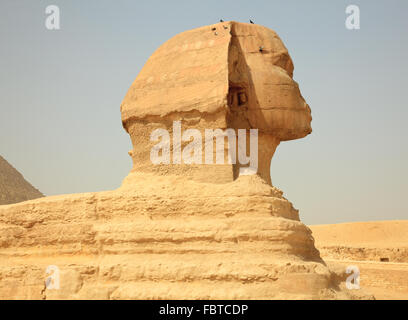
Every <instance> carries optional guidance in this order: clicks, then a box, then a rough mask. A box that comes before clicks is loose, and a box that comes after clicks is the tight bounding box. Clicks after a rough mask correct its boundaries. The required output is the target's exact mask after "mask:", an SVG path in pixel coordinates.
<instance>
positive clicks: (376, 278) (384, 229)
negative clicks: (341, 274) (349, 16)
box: [309, 220, 408, 300]
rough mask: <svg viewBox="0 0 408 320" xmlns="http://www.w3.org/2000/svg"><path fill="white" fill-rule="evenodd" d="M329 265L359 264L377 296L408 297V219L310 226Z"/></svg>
mask: <svg viewBox="0 0 408 320" xmlns="http://www.w3.org/2000/svg"><path fill="white" fill-rule="evenodd" d="M309 227H310V229H312V231H313V237H314V238H315V244H316V247H317V249H319V251H320V253H321V255H322V257H323V259H324V260H325V261H326V263H327V265H328V266H329V267H330V266H335V265H337V266H338V265H339V264H341V265H343V266H344V268H346V267H347V266H349V265H355V266H357V267H358V268H359V269H360V286H361V288H362V289H364V290H366V291H367V292H370V293H372V294H373V295H374V296H375V298H376V299H378V300H382V299H398V300H399V299H404V300H405V299H408V221H407V220H395V221H373V222H355V223H341V224H326V225H312V226H309Z"/></svg>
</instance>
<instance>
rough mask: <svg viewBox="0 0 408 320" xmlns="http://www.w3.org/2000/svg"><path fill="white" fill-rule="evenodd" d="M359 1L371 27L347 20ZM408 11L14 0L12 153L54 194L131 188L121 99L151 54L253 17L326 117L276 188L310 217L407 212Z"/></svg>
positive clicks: (8, 59)
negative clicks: (54, 12) (206, 28)
mask: <svg viewBox="0 0 408 320" xmlns="http://www.w3.org/2000/svg"><path fill="white" fill-rule="evenodd" d="M51 4H55V5H58V6H59V8H60V14H61V29H60V30H58V31H49V30H47V29H46V28H45V24H44V22H45V18H46V14H45V8H46V6H48V5H51ZM349 4H357V5H358V6H359V8H360V11H361V29H360V30H354V31H350V30H347V29H346V28H345V23H344V22H345V19H346V13H345V8H346V7H347V5H349ZM407 12H408V1H406V0H400V1H397V0H390V1H385V0H384V1H375V0H371V1H356V0H350V1H342V0H337V1H334V0H332V1H327V0H321V1H318V0H313V1H305V0H298V1H293V0H292V1H288V0H282V1H276V0H275V1H273V0H268V1H254V0H252V1H248V0H245V1H240V0H234V1H222V0H217V1H213V0H205V1H202V0H201V1H193V0H189V1H176V0H174V1H152V0H150V1H137V0H133V1H130V0H129V1H124V0H123V1H118V0H115V1H113V0H111V1H102V0H81V1H79V0H70V1H58V0H48V1H38V0H37V1H34V0H25V1H23V0H1V2H0V106H1V113H0V115H1V116H0V154H1V155H2V156H3V157H5V158H6V159H7V160H8V161H9V162H10V163H11V164H12V165H13V166H14V167H16V168H17V169H18V170H19V171H20V172H21V173H22V174H23V175H24V177H25V178H26V179H27V180H28V181H29V182H31V183H32V184H33V185H34V186H35V187H37V188H38V189H40V190H41V191H42V192H43V193H45V194H47V195H54V194H61V193H77V192H85V191H100V190H108V189H115V188H117V187H119V185H120V184H121V181H122V179H123V178H124V177H125V176H126V175H127V173H128V172H129V170H130V168H131V159H130V157H129V156H128V154H127V151H128V150H130V149H131V144H130V139H129V137H128V135H127V134H126V133H125V131H124V130H123V129H122V125H121V120H120V110H119V107H120V103H121V101H122V99H123V97H124V96H125V94H126V91H127V90H128V88H129V86H130V85H131V83H132V81H133V80H134V78H135V77H136V76H137V74H138V72H139V71H140V69H141V68H142V67H143V65H144V63H145V61H146V60H147V59H148V57H149V56H150V55H151V54H152V53H153V52H154V50H155V49H157V48H158V47H159V46H160V45H161V44H162V43H163V42H164V41H166V40H167V39H169V38H170V37H172V36H174V35H176V34H178V33H180V32H182V31H185V30H188V29H192V28H195V27H200V26H203V25H209V24H212V23H216V22H218V20H219V19H220V18H223V19H224V20H235V21H241V22H248V20H249V19H250V18H251V19H253V20H254V21H255V22H256V23H258V24H262V25H264V26H266V27H269V28H271V29H274V30H275V31H276V32H277V33H278V34H279V35H280V37H281V38H282V40H283V41H284V43H285V45H286V46H287V48H288V49H289V53H290V54H291V56H292V59H293V61H294V64H295V73H294V79H295V80H296V81H298V82H299V85H300V88H301V91H302V94H303V96H304V97H305V99H306V101H307V102H308V103H309V105H310V107H311V109H312V116H313V122H312V126H313V133H312V134H311V135H310V136H308V137H307V138H305V139H301V140H296V141H290V142H284V143H282V144H281V145H280V146H279V148H278V150H277V152H276V154H275V157H274V159H273V162H272V167H271V172H272V181H273V184H274V185H275V186H277V187H278V188H280V189H282V190H283V191H284V192H285V196H286V197H287V198H288V199H289V200H290V201H292V203H293V204H294V206H295V207H296V208H298V209H300V215H301V218H302V220H303V221H304V222H305V223H307V224H319V223H336V222H346V221H365V220H386V219H407V218H408V200H407V196H406V194H407V191H408V169H407V166H408V143H407V139H406V138H407V133H406V130H407V129H408V128H407V120H408V106H407V103H406V101H407V98H406V94H407V92H406V91H405V90H407V88H408V81H407V76H408V62H407V58H408V43H407V39H408V18H407Z"/></svg>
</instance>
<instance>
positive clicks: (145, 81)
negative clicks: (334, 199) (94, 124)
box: [121, 22, 311, 183]
mask: <svg viewBox="0 0 408 320" xmlns="http://www.w3.org/2000/svg"><path fill="white" fill-rule="evenodd" d="M214 28H216V30H214ZM292 76H293V63H292V60H291V58H290V56H289V54H288V51H287V49H286V48H285V46H284V45H283V43H282V41H281V40H280V38H279V37H278V35H277V34H276V33H275V32H274V31H272V30H270V29H268V28H265V27H262V26H259V25H253V24H246V23H237V22H224V23H219V24H216V25H212V26H206V27H201V28H198V29H194V30H191V31H186V32H183V33H181V34H179V35H177V36H175V37H173V38H172V39H170V40H169V41H167V42H166V43H164V44H163V45H162V46H161V47H160V48H159V49H158V50H157V51H156V52H155V53H154V54H153V55H152V56H151V57H150V58H149V60H148V61H147V63H146V64H145V66H144V67H143V69H142V71H141V72H140V74H139V75H138V77H137V78H136V80H135V81H134V83H133V84H132V86H131V87H130V89H129V91H128V93H127V95H126V97H125V99H124V101H123V103H122V105H121V112H122V123H123V126H124V128H125V129H126V130H127V132H128V133H129V134H130V136H131V139H132V143H133V147H134V148H133V150H132V152H131V155H132V158H133V162H134V170H137V171H146V170H147V171H150V172H156V173H158V174H168V173H171V174H180V175H183V176H187V177H190V178H193V179H196V180H204V181H207V180H209V181H211V182H219V183H223V182H229V181H231V180H234V179H236V178H237V177H238V176H239V172H240V168H241V167H242V165H241V164H239V163H237V164H232V165H231V164H228V163H227V162H228V161H227V160H226V164H225V165H214V166H211V170H212V172H213V173H214V174H213V175H212V176H210V177H209V176H208V169H209V168H208V166H209V165H207V164H204V161H203V164H200V165H191V164H190V165H189V166H187V167H186V166H185V165H183V163H181V164H177V165H174V163H172V164H170V165H165V166H161V165H160V166H157V165H154V164H152V163H151V160H150V158H149V155H150V150H151V148H152V147H153V145H154V143H152V141H150V140H149V137H150V134H151V132H152V130H155V129H157V128H165V129H166V130H169V131H170V132H172V130H173V128H174V126H173V123H174V121H180V122H181V124H182V125H183V128H184V129H190V128H194V129H197V130H199V131H200V132H202V133H203V136H204V131H205V130H206V129H216V128H219V129H227V128H232V129H233V130H239V129H246V130H248V131H249V130H250V129H258V151H257V152H258V174H259V175H260V176H261V177H262V178H264V179H265V180H266V181H267V182H269V183H270V182H271V181H270V176H269V171H270V161H271V159H272V156H273V154H274V152H275V149H276V147H277V146H278V145H279V143H280V141H286V140H293V139H299V138H303V137H304V136H306V135H307V134H309V133H310V132H311V126H310V123H311V115H310V108H309V106H308V105H307V104H306V102H305V100H304V99H303V97H302V95H301V93H300V90H299V86H298V84H297V83H296V82H295V81H294V80H293V79H292ZM237 137H238V135H237ZM247 145H248V149H249V147H250V141H249V135H248V140H247ZM230 147H231V144H225V151H226V152H225V155H226V158H227V154H228V148H230ZM216 148H217V147H216ZM216 148H214V153H215V151H216ZM171 149H172V150H173V149H174V146H172V147H171ZM204 153H205V150H204V146H203V159H204V157H205V156H206V155H205V154H204Z"/></svg>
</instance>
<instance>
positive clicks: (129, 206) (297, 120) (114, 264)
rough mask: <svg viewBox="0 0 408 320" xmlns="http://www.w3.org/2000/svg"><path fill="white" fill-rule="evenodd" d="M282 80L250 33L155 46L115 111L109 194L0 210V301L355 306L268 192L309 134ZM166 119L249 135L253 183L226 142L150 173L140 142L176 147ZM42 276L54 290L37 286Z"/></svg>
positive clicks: (287, 208)
mask: <svg viewBox="0 0 408 320" xmlns="http://www.w3.org/2000/svg"><path fill="white" fill-rule="evenodd" d="M213 28H216V30H217V35H215V34H214V31H212V29H213ZM261 46H262V48H263V50H259V49H258V48H259V47H261ZM170 62H171V63H170ZM257 70H258V71H257ZM260 70H263V71H262V72H261V71H260ZM158 71H160V72H158ZM266 71H268V72H266ZM292 75H293V63H292V60H291V59H290V56H289V54H288V52H287V49H286V48H285V47H284V45H283V43H282V41H281V40H280V39H279V37H278V36H277V34H276V33H275V32H273V31H272V30H269V29H267V28H265V27H262V26H259V25H254V24H245V23H238V22H233V21H231V22H223V23H219V24H216V25H212V26H205V27H201V28H198V29H194V30H190V31H186V32H183V33H181V34H179V35H177V36H175V37H174V38H172V39H170V40H169V41H167V42H166V43H164V44H163V45H162V46H161V47H160V48H159V49H158V50H157V51H156V52H155V53H154V54H153V55H152V56H151V57H150V58H149V60H148V61H147V63H146V65H145V66H144V67H143V69H142V70H141V72H140V74H139V75H138V76H137V78H136V80H135V81H134V82H133V84H132V86H131V87H130V89H129V91H128V93H127V94H126V97H125V98H124V100H123V102H122V105H121V114H122V123H123V126H124V128H125V130H126V131H127V132H128V133H129V135H130V138H131V140H132V144H133V149H132V150H131V151H130V152H129V154H130V156H131V157H132V160H133V168H132V171H131V172H130V173H129V175H128V176H127V177H126V178H125V179H124V181H123V183H122V186H121V187H120V188H119V189H117V190H113V191H106V192H97V193H84V194H74V195H63V196H53V197H45V198H41V199H38V200H32V201H27V202H23V203H19V204H15V205H7V206H0V229H1V233H0V254H1V255H2V256H3V257H6V259H1V261H0V278H2V281H1V282H0V298H1V299H13V298H15V299H325V298H330V299H348V298H356V297H357V296H356V293H355V292H351V291H349V290H346V289H345V283H344V282H342V281H344V280H345V278H344V274H343V273H342V272H340V273H339V272H336V273H335V272H333V271H331V270H329V268H328V267H327V266H326V264H325V263H324V261H323V260H322V259H321V257H320V254H319V251H318V250H317V249H316V248H315V246H314V239H313V237H312V233H311V231H310V229H309V228H308V227H306V226H305V225H304V224H303V223H302V222H301V221H300V220H299V213H298V210H296V209H295V208H294V207H293V205H292V204H291V202H289V201H288V200H287V199H285V198H284V197H283V193H282V191H280V190H278V189H277V188H275V187H273V186H272V183H271V179H270V175H269V168H270V161H271V159H272V156H273V154H274V153H275V150H276V148H277V146H278V145H279V143H280V142H281V141H286V140H291V139H298V138H301V137H303V136H305V135H307V134H308V133H310V132H311V128H310V121H311V117H310V108H309V107H308V106H307V104H306V103H305V102H304V100H303V98H302V96H301V94H300V91H299V88H298V86H297V84H295V82H294V81H293V80H292ZM265 106H266V107H267V108H264V107H265ZM174 121H179V122H180V124H181V125H182V126H183V128H184V129H185V130H188V129H194V130H197V131H196V132H198V133H200V134H201V135H202V136H203V137H204V136H205V130H208V129H211V130H215V129H221V130H226V129H231V130H233V132H234V133H238V131H239V130H242V129H245V130H251V129H258V130H259V135H258V146H257V147H258V153H257V154H258V170H257V171H256V174H249V175H246V174H240V172H242V170H241V169H242V167H243V166H242V163H240V162H239V161H238V162H237V163H235V164H234V163H229V162H228V159H227V158H228V154H230V152H231V150H230V148H231V144H230V143H224V144H223V145H222V147H219V148H218V147H216V145H214V148H213V154H210V156H212V157H213V159H214V162H213V163H210V164H208V163H205V161H204V158H203V161H202V163H201V164H197V163H183V162H181V161H180V163H174V161H173V162H171V163H161V164H154V163H152V161H151V150H152V148H153V147H154V146H155V144H156V143H157V141H152V140H151V133H152V132H154V130H158V129H161V130H167V131H168V132H169V133H171V134H172V135H173V137H174V133H175V132H174V127H173V124H174ZM305 124H307V125H305ZM173 137H172V139H173ZM234 139H238V134H236V135H235V138H234ZM246 139H247V140H245V141H244V142H243V143H244V144H246V146H248V148H249V147H250V138H249V137H248V138H246ZM234 141H235V142H236V144H238V142H239V141H238V140H234ZM184 142H185V143H187V142H186V141H184ZM176 145H178V146H179V147H180V150H184V146H183V141H182V140H180V141H179V142H178V143H177V144H176ZM174 148H177V147H175V146H174V145H173V146H170V147H169V149H170V150H171V151H172V152H174ZM200 148H201V149H202V150H201V151H203V152H202V156H203V157H205V156H208V154H206V153H205V151H206V150H205V144H202V145H200V146H199V149H200ZM220 149H221V150H220ZM217 151H223V153H222V154H223V156H222V157H224V158H221V159H222V160H225V161H223V162H222V164H217V163H216V161H215V159H216V158H217ZM243 171H245V170H243ZM49 266H53V268H54V269H53V270H58V273H57V274H58V280H59V281H58V285H59V289H58V290H55V289H54V288H52V287H50V286H48V285H47V283H50V281H48V282H47V281H46V280H47V279H48V278H47V277H49V275H47V274H46V270H49V269H50V268H49ZM55 268H57V269H55ZM344 272H345V270H344ZM4 275H7V277H6V276H4ZM52 283H56V282H55V281H54V282H52ZM358 298H361V293H360V296H359V297H358Z"/></svg>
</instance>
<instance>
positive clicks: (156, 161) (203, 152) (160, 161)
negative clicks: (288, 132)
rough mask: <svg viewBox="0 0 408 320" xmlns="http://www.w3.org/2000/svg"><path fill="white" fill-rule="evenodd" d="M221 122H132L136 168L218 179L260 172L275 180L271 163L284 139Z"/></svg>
mask: <svg viewBox="0 0 408 320" xmlns="http://www.w3.org/2000/svg"><path fill="white" fill-rule="evenodd" d="M219 125H220V127H221V126H222V125H223V124H222V123H220V124H219ZM220 127H218V128H217V125H216V124H214V123H210V124H209V123H201V122H200V123H194V124H189V123H183V122H182V121H181V122H180V123H176V124H175V125H174V123H173V124H170V125H169V123H167V124H164V123H155V122H145V123H142V122H138V121H134V122H132V123H131V124H130V125H129V126H128V127H127V130H128V132H129V134H130V136H131V139H132V144H133V149H132V150H131V151H130V152H129V154H130V155H131V157H132V160H133V169H132V172H139V173H149V174H155V175H160V176H166V175H176V176H180V178H182V179H188V180H193V181H197V182H207V183H217V184H222V183H230V182H232V181H234V180H236V179H237V178H238V177H239V176H240V175H251V174H257V175H258V176H260V177H261V178H262V179H263V180H264V181H265V182H266V183H268V184H269V185H272V183H271V177H270V163H271V159H272V156H273V154H274V152H275V150H276V147H277V146H278V145H279V140H278V139H277V138H276V137H273V136H271V135H266V134H263V133H258V132H256V136H255V134H254V131H250V130H244V129H241V130H237V129H228V130H229V131H228V130H227V129H219V128H220ZM209 128H211V129H210V130H211V131H209ZM209 132H210V133H214V135H213V136H211V135H209Z"/></svg>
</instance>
